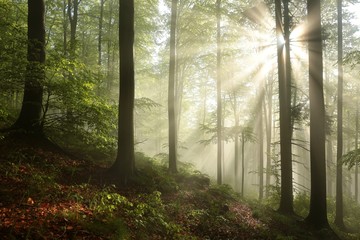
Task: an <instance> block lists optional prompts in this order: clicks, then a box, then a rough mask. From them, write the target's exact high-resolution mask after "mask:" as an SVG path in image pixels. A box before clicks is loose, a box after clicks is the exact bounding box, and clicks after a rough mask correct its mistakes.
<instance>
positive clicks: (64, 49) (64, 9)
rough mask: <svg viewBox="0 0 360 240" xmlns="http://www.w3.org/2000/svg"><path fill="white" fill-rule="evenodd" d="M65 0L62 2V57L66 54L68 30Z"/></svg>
mask: <svg viewBox="0 0 360 240" xmlns="http://www.w3.org/2000/svg"><path fill="white" fill-rule="evenodd" d="M66 11H67V10H66V0H63V51H64V56H66V54H67V30H68V17H67V15H66Z"/></svg>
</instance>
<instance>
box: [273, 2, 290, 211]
mask: <svg viewBox="0 0 360 240" xmlns="http://www.w3.org/2000/svg"><path fill="white" fill-rule="evenodd" d="M281 12H282V11H281V1H280V0H276V1H275V14H276V16H275V18H276V34H277V57H278V78H279V107H280V156H281V161H280V164H281V194H280V206H279V212H281V213H283V214H293V212H294V210H293V186H292V156H291V154H292V153H291V131H292V127H291V114H290V111H291V100H290V97H291V94H290V93H291V75H290V49H289V48H290V44H289V41H290V37H289V36H290V32H289V10H288V1H284V17H285V18H284V27H283V28H284V34H283V30H282V23H281V19H282V14H281ZM282 38H284V39H282ZM284 40H285V56H284V52H283V51H284V43H283V41H284Z"/></svg>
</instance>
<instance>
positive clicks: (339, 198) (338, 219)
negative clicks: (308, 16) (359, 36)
mask: <svg viewBox="0 0 360 240" xmlns="http://www.w3.org/2000/svg"><path fill="white" fill-rule="evenodd" d="M337 10H338V98H337V106H338V110H337V111H338V112H337V166H336V211H335V224H336V226H338V227H339V228H341V229H344V227H345V225H344V206H343V174H342V159H341V158H342V154H343V77H344V76H343V63H342V61H343V60H342V59H343V42H342V41H343V40H342V39H343V33H342V0H337Z"/></svg>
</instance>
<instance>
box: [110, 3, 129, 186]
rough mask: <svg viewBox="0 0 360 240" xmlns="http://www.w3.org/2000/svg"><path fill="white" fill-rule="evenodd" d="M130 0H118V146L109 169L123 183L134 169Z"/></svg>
mask: <svg viewBox="0 0 360 240" xmlns="http://www.w3.org/2000/svg"><path fill="white" fill-rule="evenodd" d="M133 46H134V1H133V0H120V17H119V47H120V96H119V122H118V148H117V157H116V160H115V163H114V164H113V166H112V167H111V169H110V171H111V173H113V174H114V175H115V176H117V177H118V180H119V182H120V184H122V185H127V183H128V181H129V179H130V178H131V177H132V176H133V175H134V171H135V153H134V116H133V115H134V92H135V81H134V80H135V79H134V77H135V76H134V50H133Z"/></svg>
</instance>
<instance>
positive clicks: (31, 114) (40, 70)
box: [13, 0, 45, 133]
mask: <svg viewBox="0 0 360 240" xmlns="http://www.w3.org/2000/svg"><path fill="white" fill-rule="evenodd" d="M44 13H45V4H44V1H43V0H29V1H28V33H27V35H28V45H27V60H28V64H27V67H26V75H25V86H24V96H23V101H22V107H21V111H20V115H19V117H18V119H17V121H16V122H15V123H14V125H13V128H15V129H17V128H20V129H25V130H28V131H32V132H37V133H42V124H41V118H42V100H43V85H42V82H43V81H44V80H45V68H44V63H45V24H44V21H45V16H44Z"/></svg>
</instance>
